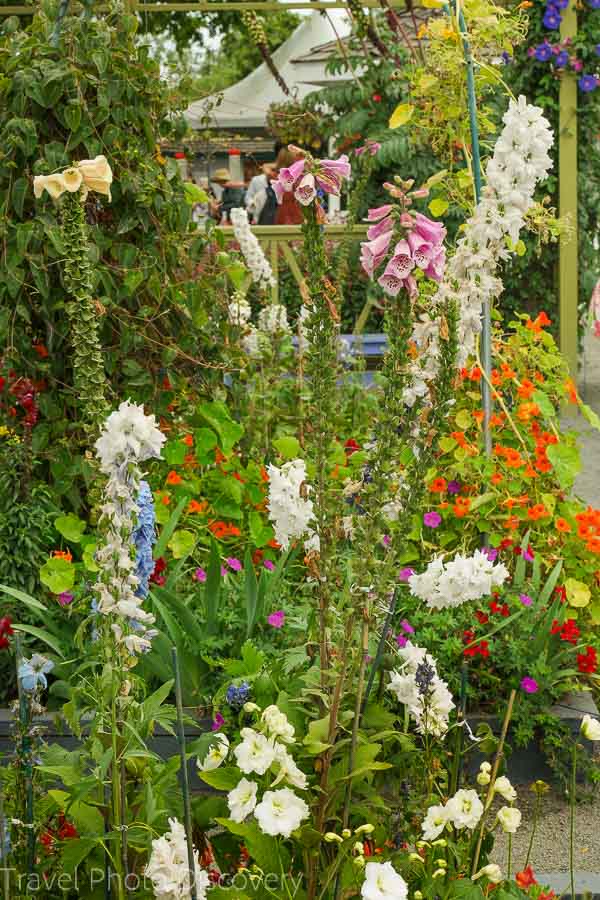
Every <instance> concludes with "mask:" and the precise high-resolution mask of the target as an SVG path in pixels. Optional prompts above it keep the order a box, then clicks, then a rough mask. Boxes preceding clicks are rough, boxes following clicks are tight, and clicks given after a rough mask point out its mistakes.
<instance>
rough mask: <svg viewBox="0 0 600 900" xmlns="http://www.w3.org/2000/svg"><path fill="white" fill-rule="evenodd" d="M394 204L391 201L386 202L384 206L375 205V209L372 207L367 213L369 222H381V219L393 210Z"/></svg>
mask: <svg viewBox="0 0 600 900" xmlns="http://www.w3.org/2000/svg"><path fill="white" fill-rule="evenodd" d="M393 208H394V207H393V206H392V204H391V203H385V204H384V205H383V206H375V207H373V209H370V210H369V212H368V214H367V222H379V220H380V219H385V218H386V217H387V216H389V214H390V213H391V211H392V210H393Z"/></svg>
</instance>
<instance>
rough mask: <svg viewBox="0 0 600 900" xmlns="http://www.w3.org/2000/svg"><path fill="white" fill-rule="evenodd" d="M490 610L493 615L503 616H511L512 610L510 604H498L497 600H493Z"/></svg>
mask: <svg viewBox="0 0 600 900" xmlns="http://www.w3.org/2000/svg"><path fill="white" fill-rule="evenodd" d="M490 610H491V612H493V613H499V614H500V615H501V616H504V617H505V618H506V616H510V609H509V606H508V603H498V602H497V601H496V600H492V602H491V603H490Z"/></svg>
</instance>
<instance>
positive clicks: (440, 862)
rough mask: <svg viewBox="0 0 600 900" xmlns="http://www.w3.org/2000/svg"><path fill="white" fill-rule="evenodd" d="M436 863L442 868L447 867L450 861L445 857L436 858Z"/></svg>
mask: <svg viewBox="0 0 600 900" xmlns="http://www.w3.org/2000/svg"><path fill="white" fill-rule="evenodd" d="M435 864H436V866H439V867H440V868H441V869H445V868H446V867H447V865H448V863H447V862H446V860H445V859H436V861H435Z"/></svg>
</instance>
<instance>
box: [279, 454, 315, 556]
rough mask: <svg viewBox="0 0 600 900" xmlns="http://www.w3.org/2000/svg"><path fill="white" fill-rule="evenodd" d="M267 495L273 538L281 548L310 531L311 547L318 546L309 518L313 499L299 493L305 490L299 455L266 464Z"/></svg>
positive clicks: (311, 513) (312, 516) (306, 491)
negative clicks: (275, 464) (277, 462)
mask: <svg viewBox="0 0 600 900" xmlns="http://www.w3.org/2000/svg"><path fill="white" fill-rule="evenodd" d="M267 472H268V475H269V496H268V499H267V508H268V510H269V519H270V520H271V522H272V523H273V526H274V528H275V539H276V541H277V543H278V544H281V546H282V547H283V549H284V550H287V548H288V547H289V545H290V541H292V540H294V539H296V538H301V537H303V536H304V535H305V534H307V532H308V533H310V534H311V538H310V542H311V549H318V548H317V544H318V536H315V535H314V532H313V530H312V529H311V527H310V522H311V521H312V520H313V519H314V511H313V502H312V500H309V499H308V497H303V496H302V493H303V492H304V493H306V494H307V493H308V491H309V490H310V488H309V487H308V486H307V485H306V478H307V475H306V464H305V462H304V460H302V459H293V460H290V462H287V463H284V464H283V466H281V468H279V467H278V466H274V465H270V466H268V468H267Z"/></svg>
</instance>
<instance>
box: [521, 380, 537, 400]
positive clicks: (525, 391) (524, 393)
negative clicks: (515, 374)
mask: <svg viewBox="0 0 600 900" xmlns="http://www.w3.org/2000/svg"><path fill="white" fill-rule="evenodd" d="M534 391H535V384H534V383H533V381H530V380H529V378H524V379H523V381H522V382H521V384H520V385H519V387H518V388H517V394H518V395H519V397H521V398H522V399H523V400H529V398H530V397H531V395H532V394H533V392H534Z"/></svg>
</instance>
